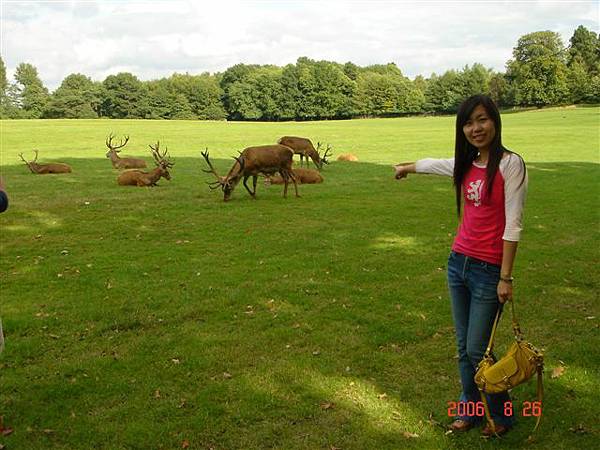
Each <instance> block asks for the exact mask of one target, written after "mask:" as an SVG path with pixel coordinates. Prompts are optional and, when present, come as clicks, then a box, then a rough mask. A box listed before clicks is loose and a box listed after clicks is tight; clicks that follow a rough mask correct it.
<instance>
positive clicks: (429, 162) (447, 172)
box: [415, 158, 454, 177]
mask: <svg viewBox="0 0 600 450" xmlns="http://www.w3.org/2000/svg"><path fill="white" fill-rule="evenodd" d="M415 168H416V171H417V173H430V174H434V175H442V176H445V177H451V176H453V175H454V158H450V159H434V158H425V159H419V160H418V161H417V162H415Z"/></svg>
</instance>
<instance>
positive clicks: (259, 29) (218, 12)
mask: <svg viewBox="0 0 600 450" xmlns="http://www.w3.org/2000/svg"><path fill="white" fill-rule="evenodd" d="M1 12H2V18H1V25H2V28H1V37H2V42H1V52H2V57H3V59H4V61H5V64H6V66H7V69H8V74H9V75H12V71H14V69H15V68H16V66H17V65H18V64H19V63H21V62H29V63H31V64H33V65H35V66H36V67H37V69H38V72H39V74H40V77H41V78H42V79H43V81H44V83H45V84H46V85H47V86H48V87H49V88H51V89H54V88H56V87H57V86H58V85H59V84H60V82H61V81H62V79H63V78H64V77H66V76H67V75H69V74H70V73H75V72H79V73H84V74H86V75H89V76H91V77H92V78H93V79H95V80H103V79H104V78H105V77H106V76H107V75H109V74H112V73H117V72H118V71H120V70H127V71H130V72H132V73H134V74H135V75H137V76H138V77H140V78H141V79H153V78H159V77H162V76H168V75H170V74H171V73H173V72H186V71H187V72H191V73H197V72H205V71H209V72H215V71H222V70H225V69H226V68H227V67H230V66H232V65H234V64H236V63H240V62H244V63H256V64H276V65H280V66H282V65H285V64H288V63H293V62H295V61H296V59H297V58H298V57H300V56H307V57H309V58H313V59H327V60H333V61H338V62H346V61H352V62H354V63H356V64H358V65H367V64H376V63H388V62H395V63H396V64H397V65H398V66H399V67H400V68H401V70H402V71H403V72H404V73H405V74H406V75H408V76H410V77H414V76H416V75H418V74H422V75H424V76H429V75H430V74H431V72H437V73H442V72H444V71H445V70H447V69H453V68H454V69H459V68H462V67H464V66H465V65H466V64H473V63H475V62H480V63H482V64H484V65H485V66H487V67H492V68H494V69H496V70H503V69H504V65H505V63H506V61H507V60H508V59H509V58H510V57H511V54H512V48H513V47H514V46H515V45H516V43H517V40H518V39H519V37H520V36H522V35H524V34H526V33H530V32H533V31H540V30H551V31H556V32H559V33H560V34H561V35H562V37H563V40H564V41H565V43H568V39H569V38H570V36H571V35H572V34H573V31H574V30H575V28H576V27H577V26H578V25H584V26H586V27H587V28H588V29H590V30H593V31H595V32H598V2H597V1H582V2H572V1H562V2H561V1H554V2H542V1H536V2H484V1H462V2H442V1H436V2H419V3H416V2H415V3H413V2H404V1H368V2H366V1H291V2H275V1H247V2H242V1H234V2H194V1H119V2H117V1H95V2H94V1H79V2H78V1H63V2H23V1H19V2H17V1H10V0H3V1H2V2H1Z"/></svg>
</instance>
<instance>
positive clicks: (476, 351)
mask: <svg viewBox="0 0 600 450" xmlns="http://www.w3.org/2000/svg"><path fill="white" fill-rule="evenodd" d="M394 168H395V170H396V179H398V180H399V179H402V178H405V177H406V176H407V174H409V173H431V174H437V175H445V176H451V177H453V178H454V187H455V190H456V208H457V212H458V215H459V217H460V216H461V211H462V218H461V221H460V225H459V227H458V232H457V235H456V238H455V239H454V244H453V245H452V252H451V253H450V257H449V259H448V287H449V290H450V297H451V301H452V315H453V318H454V327H455V329H456V342H457V346H458V356H459V359H458V366H459V372H460V380H461V383H462V393H461V395H460V399H459V401H461V402H474V403H475V402H478V401H481V398H480V395H479V391H478V390H477V385H476V384H475V381H474V379H473V378H474V375H475V372H476V370H477V364H478V363H479V362H480V361H481V359H482V358H483V354H484V352H485V349H486V347H487V344H488V340H489V337H490V333H491V329H492V325H493V322H494V318H495V316H496V312H497V311H498V309H500V310H501V309H502V306H503V303H504V302H506V301H507V300H511V299H512V294H513V284H512V283H513V277H512V271H513V264H514V261H515V256H516V253H517V244H518V242H519V239H520V235H521V229H522V225H521V222H522V216H523V205H524V202H525V194H526V190H527V172H526V168H525V163H524V162H523V159H522V158H521V157H520V156H519V155H517V154H516V153H513V152H511V151H510V150H508V149H506V148H505V147H504V146H503V145H502V138H501V122H500V113H499V112H498V108H497V107H496V105H495V104H494V102H493V101H492V100H491V99H490V98H489V97H487V96H485V95H475V96H472V97H470V98H468V99H466V100H465V101H464V102H463V103H462V104H461V105H460V107H459V110H458V114H457V116H456V142H455V153H454V158H453V159H422V160H419V161H417V162H416V163H409V164H398V165H396V166H394ZM487 399H488V404H489V407H490V413H491V415H492V418H493V419H494V421H495V423H496V433H497V434H498V435H500V434H504V433H506V432H507V431H508V430H509V429H510V428H511V426H512V424H513V418H512V417H511V416H507V415H505V414H504V404H505V402H508V401H510V398H509V396H508V393H501V394H497V395H488V397H487ZM481 420H482V417H468V416H460V417H458V418H457V419H456V420H455V421H454V422H453V423H452V425H451V428H452V430H454V431H467V430H469V429H471V428H473V427H474V426H476V425H477V424H478V423H479V422H480V421H481ZM482 434H483V435H485V436H492V435H493V434H494V433H493V432H492V430H491V427H489V425H486V426H485V427H484V429H483V431H482Z"/></svg>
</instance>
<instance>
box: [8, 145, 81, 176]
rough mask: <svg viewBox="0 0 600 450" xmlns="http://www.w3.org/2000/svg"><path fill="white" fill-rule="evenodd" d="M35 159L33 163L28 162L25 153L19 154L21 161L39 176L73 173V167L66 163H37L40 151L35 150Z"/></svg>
mask: <svg viewBox="0 0 600 450" xmlns="http://www.w3.org/2000/svg"><path fill="white" fill-rule="evenodd" d="M34 152H35V159H34V160H33V161H27V160H25V158H23V153H19V156H20V157H21V160H22V161H23V162H24V163H25V164H27V167H29V170H31V173H37V174H39V175H44V174H47V173H71V172H72V170H71V166H69V165H68V164H64V163H47V164H39V163H38V162H37V159H38V151H37V150H34Z"/></svg>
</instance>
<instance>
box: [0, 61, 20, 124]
mask: <svg viewBox="0 0 600 450" xmlns="http://www.w3.org/2000/svg"><path fill="white" fill-rule="evenodd" d="M11 91H14V88H12V89H11V86H10V85H9V84H8V79H7V78H6V66H5V65H4V60H3V59H2V57H1V56H0V119H9V118H16V117H18V116H19V111H18V109H17V108H15V107H14V106H13V104H12V103H13V102H12V101H11V96H10V95H9V94H10V93H11Z"/></svg>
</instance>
